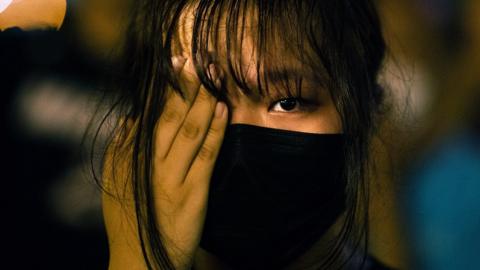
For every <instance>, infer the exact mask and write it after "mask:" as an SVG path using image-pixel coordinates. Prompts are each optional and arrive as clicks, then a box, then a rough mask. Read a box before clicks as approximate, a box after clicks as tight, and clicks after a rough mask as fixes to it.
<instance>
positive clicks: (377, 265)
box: [345, 255, 395, 270]
mask: <svg viewBox="0 0 480 270" xmlns="http://www.w3.org/2000/svg"><path fill="white" fill-rule="evenodd" d="M345 269H346V270H394V269H395V268H393V267H390V266H387V265H386V264H384V263H382V262H380V261H379V260H378V259H377V258H375V257H373V256H372V255H366V257H364V256H363V255H362V256H360V255H358V256H354V257H353V258H352V259H351V260H350V262H349V263H348V264H347V267H346V268H345Z"/></svg>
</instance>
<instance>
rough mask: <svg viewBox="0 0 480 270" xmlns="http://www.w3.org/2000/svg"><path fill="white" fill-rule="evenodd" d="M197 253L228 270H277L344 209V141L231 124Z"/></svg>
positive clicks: (329, 136)
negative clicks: (203, 252)
mask: <svg viewBox="0 0 480 270" xmlns="http://www.w3.org/2000/svg"><path fill="white" fill-rule="evenodd" d="M225 132H226V133H225V137H224V141H223V144H222V147H221V150H220V153H219V156H218V158H217V162H216V164H215V168H214V171H213V175H212V179H211V186H210V193H209V202H208V210H207V216H206V220H205V225H204V231H203V235H202V239H201V242H200V246H201V247H202V248H203V249H205V250H206V251H208V252H210V253H212V254H213V255H215V256H217V257H218V258H219V259H220V260H222V261H223V262H225V263H226V264H227V265H229V266H230V267H232V268H233V269H281V268H282V267H285V266H287V265H288V264H289V263H291V262H292V261H293V260H295V259H296V258H298V257H299V256H300V255H302V254H303V253H304V252H306V251H307V250H308V248H310V247H311V246H312V245H313V244H314V243H315V242H316V241H317V240H318V239H319V238H320V237H321V236H322V235H324V234H325V232H326V231H327V230H328V229H329V228H330V227H331V226H332V224H333V223H334V222H335V221H336V220H337V218H338V217H339V215H340V214H341V213H342V212H343V211H344V209H345V181H344V180H343V177H342V171H343V167H344V166H343V165H344V154H343V147H344V137H343V135H342V134H313V133H303V132H294V131H288V130H280V129H272V128H265V127H259V126H252V125H246V124H232V125H229V126H228V127H227V130H226V131H225Z"/></svg>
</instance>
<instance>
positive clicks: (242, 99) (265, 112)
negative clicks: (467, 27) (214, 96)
mask: <svg viewBox="0 0 480 270" xmlns="http://www.w3.org/2000/svg"><path fill="white" fill-rule="evenodd" d="M193 10H194V8H192V9H190V10H187V11H186V12H184V15H183V16H181V18H180V20H179V30H178V34H177V36H176V38H174V44H175V45H174V47H173V54H174V55H175V54H181V55H183V56H184V57H186V58H188V59H191V35H192V29H193V21H194V17H193ZM250 17H251V18H254V17H255V16H250ZM223 25H224V24H223V23H220V27H219V28H218V29H219V37H218V38H219V40H220V42H219V44H218V48H217V50H216V51H217V52H216V55H215V56H214V58H215V59H216V61H217V64H218V65H219V68H221V69H222V71H223V74H224V76H223V83H224V84H225V89H226V91H227V94H226V99H227V104H228V105H229V113H230V117H231V122H230V123H231V124H236V123H242V124H250V125H256V126H262V127H268V128H276V129H285V130H291V131H299V132H309V133H341V132H342V125H341V120H340V116H339V113H338V111H337V109H336V107H335V104H334V103H333V100H332V98H331V95H330V93H329V91H328V89H325V87H322V86H321V85H320V84H319V83H318V81H317V80H315V79H314V76H311V75H309V72H307V71H306V69H304V68H302V67H301V65H300V61H299V60H298V58H297V57H293V56H292V55H293V54H291V53H288V50H287V49H283V48H282V45H281V44H280V46H277V48H279V49H277V50H269V51H268V58H269V59H279V60H281V61H282V62H281V63H282V64H283V66H282V68H283V69H282V70H286V71H287V73H288V75H289V76H293V77H295V76H298V75H301V76H302V84H301V85H302V87H301V94H302V95H301V96H302V97H301V99H303V100H300V99H299V98H297V97H291V98H289V97H288V96H285V95H284V94H282V92H284V91H278V88H279V87H281V85H284V84H285V83H284V82H282V81H280V80H279V81H275V80H269V82H268V83H269V93H270V94H269V95H264V96H263V97H262V96H261V95H259V94H256V93H255V91H253V93H252V94H248V95H247V94H245V93H244V92H243V91H241V88H240V87H239V86H238V85H237V84H236V83H235V81H234V79H233V76H232V75H231V74H230V73H229V72H226V71H228V64H227V60H226V59H227V57H226V53H225V52H226V49H225V45H223V43H224V42H221V41H222V40H225V32H226V30H225V29H226V27H224V26H223ZM222 26H223V27H222ZM243 30H244V31H245V35H244V37H243V44H242V48H241V57H239V59H241V61H240V62H241V65H242V70H243V74H244V75H245V81H246V83H247V84H248V86H249V88H251V89H256V88H257V86H258V85H257V75H260V77H263V76H264V75H265V74H272V73H274V72H275V70H273V69H272V70H270V69H269V68H268V67H261V68H260V69H259V72H260V74H257V65H256V64H257V62H256V61H257V60H256V52H255V49H254V48H255V47H254V46H253V44H254V42H253V40H252V38H251V36H252V35H250V33H252V31H255V27H254V22H246V25H245V28H244V29H243ZM269 61H271V62H274V61H275V60H273V61H272V60H269ZM310 74H311V73H310ZM276 88H277V90H276ZM292 88H295V86H294V85H292Z"/></svg>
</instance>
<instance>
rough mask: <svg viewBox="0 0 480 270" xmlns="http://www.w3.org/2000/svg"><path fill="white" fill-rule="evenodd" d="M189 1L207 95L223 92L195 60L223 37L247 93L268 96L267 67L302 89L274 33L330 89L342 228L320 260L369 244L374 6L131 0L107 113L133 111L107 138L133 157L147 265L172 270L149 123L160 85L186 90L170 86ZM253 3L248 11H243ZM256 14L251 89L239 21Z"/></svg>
mask: <svg viewBox="0 0 480 270" xmlns="http://www.w3.org/2000/svg"><path fill="white" fill-rule="evenodd" d="M191 5H194V6H195V11H194V24H193V35H192V37H191V38H192V45H191V48H190V50H191V53H192V55H194V56H195V58H194V62H195V65H196V68H197V73H198V75H199V78H200V80H201V81H202V83H203V84H204V85H205V86H206V87H207V89H208V90H209V91H210V92H211V93H212V94H213V95H215V96H217V97H219V98H220V99H222V98H223V97H222V94H221V93H223V91H221V89H216V88H215V84H214V83H213V82H212V81H211V80H210V79H209V76H208V74H207V72H208V71H207V69H206V68H205V65H203V64H202V61H201V59H202V58H203V59H205V58H208V57H209V54H211V52H212V51H216V49H217V48H218V46H219V44H224V45H225V48H226V54H225V57H226V60H227V62H228V70H227V72H228V74H230V75H231V76H232V78H233V79H234V81H235V83H236V84H237V86H239V88H240V89H242V90H243V91H245V92H246V93H247V94H248V93H249V92H253V91H258V92H259V93H261V94H262V95H268V93H269V92H268V81H270V80H271V79H272V78H270V77H267V76H261V72H260V70H261V68H262V67H264V66H269V68H276V69H278V71H279V72H276V73H275V74H277V75H276V76H279V77H280V79H282V80H283V81H285V82H286V83H285V85H291V84H290V83H289V82H291V80H292V79H295V82H297V83H296V84H295V85H296V87H294V88H295V89H293V90H299V89H300V88H301V79H302V78H291V76H289V74H287V73H286V72H283V71H285V70H286V69H284V68H285V66H284V65H283V64H285V63H282V59H271V57H267V55H268V52H270V51H271V50H275V49H277V50H278V47H277V48H276V46H277V45H278V44H279V41H280V43H282V44H283V46H286V47H287V49H288V51H290V52H291V53H293V54H296V56H298V57H299V58H300V59H301V61H302V62H303V63H305V65H306V66H307V67H308V68H309V69H310V70H311V71H312V73H313V74H314V76H315V78H316V80H318V82H319V84H321V85H323V86H324V87H325V88H326V89H328V91H330V94H331V96H332V99H333V101H334V103H335V105H336V109H337V110H338V112H339V115H340V117H341V121H342V128H343V133H344V135H345V138H346V142H347V143H346V145H345V149H344V151H345V157H346V160H345V164H346V169H345V171H344V177H345V180H346V182H347V188H346V194H347V201H346V206H347V207H346V211H345V215H344V219H343V224H342V226H341V230H340V233H339V234H338V236H337V237H336V241H335V244H334V246H333V248H332V249H331V252H329V253H328V255H327V256H325V257H324V258H323V262H322V264H321V265H322V267H323V268H327V267H331V266H332V265H334V264H335V262H336V261H337V260H338V258H339V257H340V255H341V253H342V252H343V251H344V248H343V247H344V246H345V245H347V244H348V245H351V246H353V247H354V249H358V248H362V247H364V248H366V247H367V242H366V241H367V240H368V200H369V199H368V198H369V192H368V191H369V186H368V180H367V178H368V177H367V176H366V175H367V168H368V167H369V166H368V160H369V157H368V152H369V146H370V141H371V137H372V135H373V134H374V132H375V129H376V123H377V116H378V115H379V111H380V107H381V104H382V99H383V91H382V89H381V87H379V86H378V84H377V75H378V73H379V70H380V68H381V65H382V62H383V58H384V53H385V43H384V39H383V36H382V32H381V28H380V22H379V18H378V15H377V11H376V9H375V7H374V4H373V3H372V2H371V1H368V0H302V1H300V0H279V1H262V0H260V1H249V0H189V1H187V0H162V1H160V0H137V1H135V3H134V4H133V5H132V13H131V18H130V19H131V23H130V26H129V29H128V32H127V36H126V42H125V44H124V55H123V58H122V61H123V65H122V66H123V70H122V72H121V75H119V76H118V81H119V82H120V83H119V85H118V87H117V89H116V92H115V93H114V94H115V97H114V98H113V100H114V102H113V103H112V106H111V110H110V111H109V113H108V115H107V116H105V119H108V118H109V117H112V116H115V117H117V116H119V118H120V119H129V121H118V122H117V124H116V127H115V129H114V131H113V132H112V138H113V137H116V138H117V140H116V143H117V144H118V142H119V141H120V142H121V143H120V144H119V145H122V142H123V146H125V147H127V148H128V149H130V151H128V152H122V153H128V155H129V158H128V160H129V162H130V163H129V168H130V171H129V172H128V173H129V176H128V178H129V181H128V183H127V184H128V185H129V190H130V189H131V191H132V193H133V198H134V201H135V212H136V217H137V228H138V232H139V235H138V237H139V239H140V242H141V247H142V251H143V254H144V257H145V261H146V264H147V267H148V268H149V269H157V268H160V269H174V267H173V264H172V262H171V260H170V258H169V257H168V256H167V253H166V251H165V248H164V246H163V244H162V236H161V234H160V232H159V228H158V226H157V221H156V215H155V204H154V198H153V194H152V190H153V189H152V182H151V178H150V175H151V173H152V163H151V162H152V146H153V141H154V140H153V132H154V126H155V123H156V121H157V119H158V118H159V116H160V115H161V113H162V110H163V107H164V104H165V98H166V95H165V94H166V89H167V87H172V88H173V89H175V90H176V91H177V92H179V93H180V94H183V93H182V92H181V89H178V87H175V86H176V83H175V78H174V77H173V69H172V62H171V56H172V43H173V39H174V35H175V33H176V31H177V28H178V27H179V25H178V21H179V18H180V17H181V14H182V12H185V10H186V9H187V8H188V7H189V6H191ZM250 8H251V10H253V11H254V12H248V13H247V12H246V11H247V9H250ZM222 16H224V17H222ZM252 17H253V20H254V21H255V22H256V24H255V27H256V29H255V31H254V32H253V34H252V33H249V35H251V37H252V38H253V40H254V49H255V51H256V58H257V59H256V60H257V61H256V62H257V67H256V68H257V74H258V75H257V81H258V87H256V88H255V89H252V88H251V87H250V86H249V85H248V83H247V82H246V79H245V71H244V70H242V65H240V62H241V60H242V59H241V56H239V55H240V54H239V52H240V50H241V46H242V45H241V44H242V41H243V39H244V35H245V33H244V32H243V29H244V26H245V23H246V21H249V20H251V19H252ZM222 18H227V19H226V21H225V22H224V25H225V27H226V31H225V32H226V33H227V34H226V35H224V36H221V35H218V29H219V26H220V24H221V20H222ZM221 37H222V40H220V38H221ZM298 82H300V83H298ZM286 89H287V90H288V91H291V89H289V88H288V87H287V88H286ZM132 122H133V125H130V124H132ZM129 123H130V124H129ZM127 126H128V127H127ZM132 126H133V128H132ZM127 133H128V134H129V135H128V134H127ZM127 135H128V136H127ZM127 137H129V139H127ZM118 138H120V139H118ZM115 153H120V151H118V152H117V151H115ZM117 156H118V157H120V156H121V155H120V154H118V155H117ZM114 184H115V183H114ZM105 190H106V191H108V189H105ZM112 195H115V194H112Z"/></svg>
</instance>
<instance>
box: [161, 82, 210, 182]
mask: <svg viewBox="0 0 480 270" xmlns="http://www.w3.org/2000/svg"><path fill="white" fill-rule="evenodd" d="M215 105H216V98H215V97H214V96H212V95H211V94H210V93H209V92H208V91H207V89H205V87H203V86H200V90H199V91H198V94H197V96H196V98H195V101H194V104H193V106H192V107H191V108H190V110H189V112H188V114H187V116H186V118H185V120H184V121H183V123H182V127H181V128H180V130H179V132H178V134H177V136H176V137H175V139H174V141H173V143H172V146H171V148H170V151H169V152H168V154H167V156H166V158H165V168H167V169H168V170H169V171H174V172H176V173H175V177H176V182H177V183H178V184H181V183H183V181H184V179H185V176H186V175H187V173H188V170H189V168H190V166H191V164H192V162H193V160H194V158H195V156H196V155H197V152H198V150H199V149H200V146H201V145H202V143H203V140H204V138H205V136H206V134H207V132H208V130H209V126H210V123H211V120H212V117H213V113H214V110H215Z"/></svg>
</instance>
